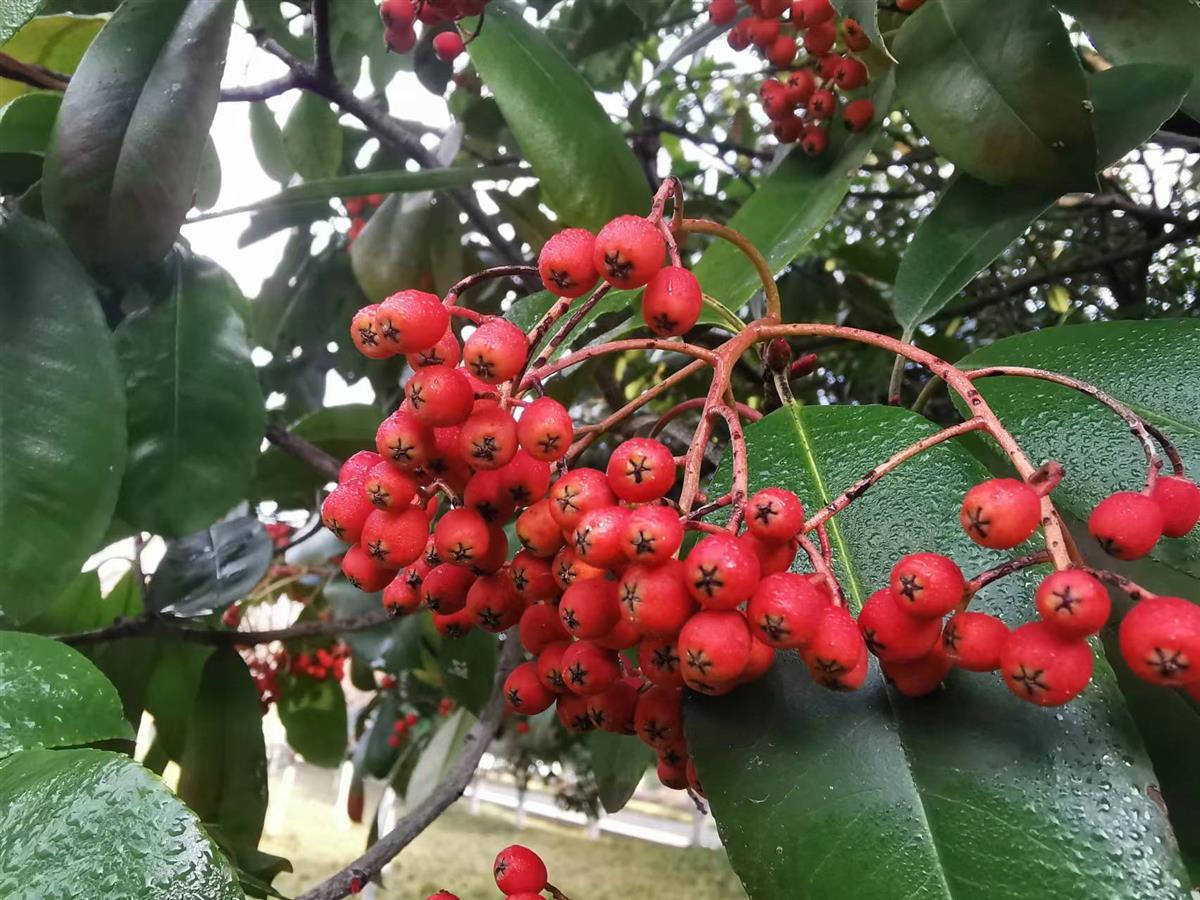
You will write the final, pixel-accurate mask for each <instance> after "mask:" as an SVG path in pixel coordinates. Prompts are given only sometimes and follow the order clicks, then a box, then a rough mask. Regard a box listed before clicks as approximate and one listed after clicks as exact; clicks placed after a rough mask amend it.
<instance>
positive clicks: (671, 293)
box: [642, 266, 704, 337]
mask: <svg viewBox="0 0 1200 900" xmlns="http://www.w3.org/2000/svg"><path fill="white" fill-rule="evenodd" d="M703 305H704V293H703V291H701V290H700V282H699V281H697V280H696V276H695V275H693V274H692V273H691V272H689V271H688V270H687V269H684V268H682V267H680V266H666V267H664V268H662V269H659V270H658V272H657V273H656V274H655V275H654V277H653V278H651V279H650V282H649V284H647V285H646V290H645V291H644V292H643V293H642V319H643V320H644V321H645V323H646V326H647V327H648V328H649V329H650V330H651V331H653V332H654V333H655V334H657V335H658V336H659V337H674V336H675V335H680V334H683V333H684V332H686V331H688V330H690V329H691V327H692V326H693V325H695V324H696V320H697V319H699V318H700V308H701V307H702V306H703Z"/></svg>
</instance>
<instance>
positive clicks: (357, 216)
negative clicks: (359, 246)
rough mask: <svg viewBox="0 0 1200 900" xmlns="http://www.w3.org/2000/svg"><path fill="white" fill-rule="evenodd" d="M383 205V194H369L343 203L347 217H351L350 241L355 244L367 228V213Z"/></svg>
mask: <svg viewBox="0 0 1200 900" xmlns="http://www.w3.org/2000/svg"><path fill="white" fill-rule="evenodd" d="M381 203H383V194H367V195H366V196H365V197H347V198H346V199H344V200H343V201H342V205H343V206H345V207H346V215H348V216H349V217H350V232H349V240H350V243H351V244H353V243H354V242H355V240H357V239H358V236H359V235H360V234H362V230H363V229H364V228H366V227H367V215H366V214H367V213H368V212H369V211H370V210H373V209H376V208H377V207H378V206H379V204H381Z"/></svg>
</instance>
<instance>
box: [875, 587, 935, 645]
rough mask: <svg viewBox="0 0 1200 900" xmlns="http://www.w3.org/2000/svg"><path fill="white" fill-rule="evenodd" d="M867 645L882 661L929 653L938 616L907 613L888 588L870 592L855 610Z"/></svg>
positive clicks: (933, 640)
mask: <svg viewBox="0 0 1200 900" xmlns="http://www.w3.org/2000/svg"><path fill="white" fill-rule="evenodd" d="M858 628H859V631H861V632H862V636H863V640H864V641H865V642H866V645H867V649H868V650H869V651H871V652H872V653H873V654H875V656H877V657H879V659H880V661H881V662H887V663H893V662H895V663H901V662H911V661H912V660H914V659H919V658H920V657H922V656H924V655H925V654H927V653H929V651H930V649H931V648H932V647H933V645H934V643H935V642H936V641H937V639H938V636H939V635H940V634H941V633H942V622H941V620H940V619H918V618H915V617H914V616H910V615H908V614H907V613H906V612H905V611H904V610H902V609H901V608H900V605H899V604H898V603H897V602H896V598H895V595H894V594H892V592H891V590H889V589H888V588H883V589H882V590H878V591H876V592H875V593H873V594H872V595H871V596H870V597H868V598H867V602H866V603H864V604H863V607H862V610H861V611H860V612H859V614H858Z"/></svg>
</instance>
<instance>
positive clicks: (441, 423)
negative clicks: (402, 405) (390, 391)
mask: <svg viewBox="0 0 1200 900" xmlns="http://www.w3.org/2000/svg"><path fill="white" fill-rule="evenodd" d="M404 393H405V396H406V397H407V398H408V407H409V409H411V410H412V413H413V415H414V416H416V417H417V418H418V419H419V420H420V421H421V422H424V423H425V424H426V425H430V426H434V427H438V428H442V427H445V426H447V425H458V424H460V423H461V422H464V421H465V420H466V418H467V416H469V415H470V414H471V407H472V405H473V404H474V403H475V392H474V390H472V388H471V383H470V382H469V381H467V376H466V375H465V374H463V372H462V370H460V369H452V368H450V367H449V366H424V367H422V368H420V369H417V370H416V371H415V372H414V373H413V376H412V378H410V379H408V384H407V385H406V386H405V388H404Z"/></svg>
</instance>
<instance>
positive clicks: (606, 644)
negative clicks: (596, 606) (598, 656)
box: [596, 618, 642, 650]
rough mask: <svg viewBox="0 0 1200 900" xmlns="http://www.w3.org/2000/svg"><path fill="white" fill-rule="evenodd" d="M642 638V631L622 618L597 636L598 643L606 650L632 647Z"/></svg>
mask: <svg viewBox="0 0 1200 900" xmlns="http://www.w3.org/2000/svg"><path fill="white" fill-rule="evenodd" d="M641 639H642V633H641V632H640V631H639V630H638V629H637V628H636V627H634V626H633V625H631V624H630V623H629V622H626V621H625V619H623V618H621V619H617V623H616V624H615V625H613V627H612V628H610V629H609V630H608V631H607V632H605V633H604V634H602V635H600V637H598V638H596V643H597V644H599V645H600V646H601V647H603V648H604V649H605V650H628V649H629V648H630V647H635V646H637V642H638V641H640V640H641Z"/></svg>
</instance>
